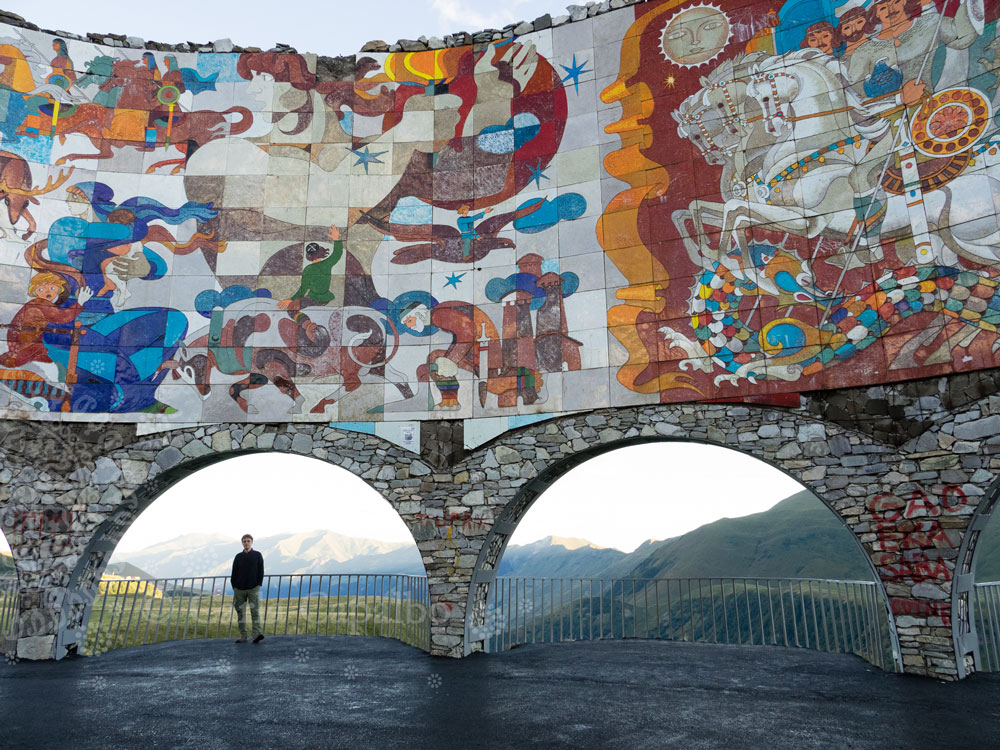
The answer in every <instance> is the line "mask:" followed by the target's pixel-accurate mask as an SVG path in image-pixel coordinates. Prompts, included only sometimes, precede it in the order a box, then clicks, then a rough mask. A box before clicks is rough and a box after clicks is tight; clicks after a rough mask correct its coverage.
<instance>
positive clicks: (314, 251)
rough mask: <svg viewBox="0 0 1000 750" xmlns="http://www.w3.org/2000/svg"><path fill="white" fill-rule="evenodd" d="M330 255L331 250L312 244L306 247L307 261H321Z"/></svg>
mask: <svg viewBox="0 0 1000 750" xmlns="http://www.w3.org/2000/svg"><path fill="white" fill-rule="evenodd" d="M329 254H330V248H328V247H323V246H322V245H317V244H316V243H315V242H310V243H309V244H308V245H306V260H309V261H313V260H321V259H323V258H325V257H326V256H327V255H329Z"/></svg>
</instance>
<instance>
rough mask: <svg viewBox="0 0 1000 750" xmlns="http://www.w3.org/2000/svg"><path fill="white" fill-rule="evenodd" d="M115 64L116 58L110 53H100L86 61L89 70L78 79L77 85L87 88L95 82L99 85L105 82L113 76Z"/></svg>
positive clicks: (85, 64)
mask: <svg viewBox="0 0 1000 750" xmlns="http://www.w3.org/2000/svg"><path fill="white" fill-rule="evenodd" d="M114 64H115V58H113V57H111V56H110V55H98V56H97V57H95V58H94V59H92V60H88V61H87V62H86V63H84V67H85V68H86V71H87V72H86V73H84V74H83V75H82V76H80V77H79V78H78V79H77V81H76V85H77V86H81V87H84V88H85V87H87V86H92V85H93V84H95V83H96V84H98V85H100V84H102V83H105V82H106V81H107V80H108V79H109V78H110V77H111V73H112V71H113V70H114Z"/></svg>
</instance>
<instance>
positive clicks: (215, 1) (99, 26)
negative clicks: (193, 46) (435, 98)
mask: <svg viewBox="0 0 1000 750" xmlns="http://www.w3.org/2000/svg"><path fill="white" fill-rule="evenodd" d="M578 4H586V3H582V2H579V0H578ZM0 7H2V8H3V9H4V10H7V11H11V12H13V13H17V14H18V15H20V16H23V17H24V18H25V19H26V20H28V21H31V22H33V23H36V24H38V25H39V26H41V27H42V28H44V29H56V30H60V31H70V32H73V33H76V34H86V33H88V32H98V33H112V34H125V35H126V36H138V37H142V38H143V39H147V40H152V41H156V42H166V43H168V44H176V43H178V42H187V41H191V42H208V41H214V40H216V39H224V38H228V39H232V40H233V42H234V43H236V44H238V45H241V46H248V47H261V48H263V49H267V48H269V47H272V46H274V44H275V43H276V42H283V43H285V44H290V45H292V46H293V47H295V48H296V49H297V50H298V51H299V52H316V53H319V54H325V55H344V54H351V53H354V52H357V51H358V50H359V49H360V48H361V46H362V45H363V44H364V43H365V42H368V41H370V40H372V39H382V40H384V41H387V42H389V43H390V44H391V43H392V42H395V41H396V40H397V39H401V38H406V39H416V38H417V37H419V36H421V35H424V36H428V37H429V36H439V37H443V36H444V35H445V34H450V33H453V32H456V31H470V32H472V31H479V30H480V29H484V28H501V27H503V26H504V25H506V24H508V23H513V22H516V21H533V20H534V19H535V18H537V17H538V16H540V15H542V14H544V13H551V14H552V15H553V16H556V15H560V14H563V13H565V12H566V2H565V1H564V0H503V1H502V2H497V1H496V0H492V1H491V2H488V1H487V0H425V1H423V2H421V1H419V0H416V1H415V0H380V1H379V2H377V3H350V2H348V3H339V2H329V1H327V2H317V1H316V0H284V1H283V2H281V3H276V2H274V1H273V0H208V1H207V2H206V0H171V1H170V2H169V3H166V4H157V3H155V2H152V3H150V2H145V3H143V2H132V3H126V2H122V0H89V1H87V2H81V1H80V0H72V1H70V0H46V2H44V3H40V2H37V0H3V1H2V2H0Z"/></svg>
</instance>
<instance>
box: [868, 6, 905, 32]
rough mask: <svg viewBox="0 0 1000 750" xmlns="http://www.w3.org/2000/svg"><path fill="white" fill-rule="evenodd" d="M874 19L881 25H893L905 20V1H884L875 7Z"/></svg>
mask: <svg viewBox="0 0 1000 750" xmlns="http://www.w3.org/2000/svg"><path fill="white" fill-rule="evenodd" d="M875 17H876V18H878V20H879V21H881V22H882V24H883V25H890V26H891V25H894V24H898V23H902V22H903V21H906V20H907V15H906V0H886V2H883V3H879V4H878V5H876V6H875Z"/></svg>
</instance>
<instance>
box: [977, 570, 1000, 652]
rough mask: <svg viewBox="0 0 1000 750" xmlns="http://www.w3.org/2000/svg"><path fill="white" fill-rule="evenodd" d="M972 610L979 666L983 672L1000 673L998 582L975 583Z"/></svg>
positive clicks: (999, 584)
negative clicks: (977, 636) (976, 634)
mask: <svg viewBox="0 0 1000 750" xmlns="http://www.w3.org/2000/svg"><path fill="white" fill-rule="evenodd" d="M973 597H974V598H973V606H972V610H973V613H974V616H975V618H976V632H977V633H978V635H979V662H980V663H979V664H978V665H977V667H978V668H979V669H980V670H981V671H983V672H1000V581H986V582H984V583H977V584H976V585H975V587H974V588H973Z"/></svg>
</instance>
